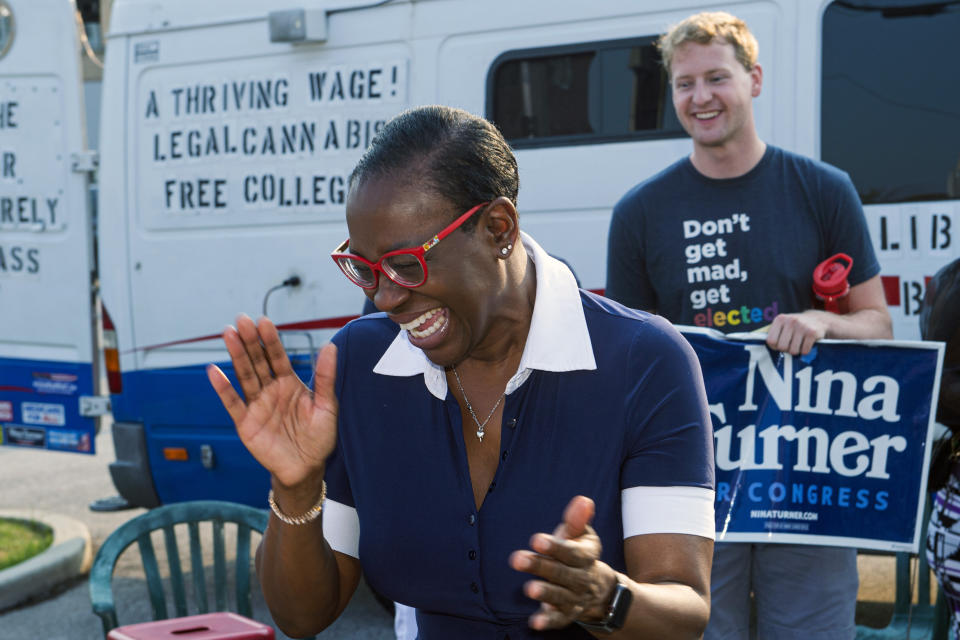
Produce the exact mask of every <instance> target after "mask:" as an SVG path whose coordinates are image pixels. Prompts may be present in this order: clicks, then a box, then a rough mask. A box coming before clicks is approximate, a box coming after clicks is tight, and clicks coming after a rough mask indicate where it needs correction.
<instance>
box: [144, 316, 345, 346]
mask: <svg viewBox="0 0 960 640" xmlns="http://www.w3.org/2000/svg"><path fill="white" fill-rule="evenodd" d="M358 317H359V316H340V317H338V318H320V319H318V320H303V321H301V322H287V323H286V324H278V325H277V330H278V331H304V330H310V329H339V328H340V327H342V326H343V325H345V324H347V323H348V322H350V321H351V320H353V319H354V318H358ZM222 335H223V334H222V333H211V334H210V335H206V336H198V337H196V338H184V339H183V340H172V341H170V342H161V343H159V344H151V345H149V346H146V347H140V348H139V349H133V350H132V351H150V350H152V349H163V348H164V347H173V346H176V345H179V344H190V343H193V342H203V341H204V340H216V339H217V338H220V337H221V336H222ZM125 353H130V351H126V352H125Z"/></svg>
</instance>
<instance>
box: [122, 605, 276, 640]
mask: <svg viewBox="0 0 960 640" xmlns="http://www.w3.org/2000/svg"><path fill="white" fill-rule="evenodd" d="M273 637H274V635H273V628H272V627H268V626H267V625H265V624H261V623H259V622H257V621H256V620H251V619H250V618H245V617H243V616H241V615H237V614H236V613H229V612H218V613H203V614H200V615H198V616H186V617H183V618H170V619H169V620H156V621H154V622H141V623H138V624H128V625H125V626H123V627H117V628H116V629H114V630H113V631H111V632H110V633H108V634H107V638H108V640H254V639H258V638H268V639H269V640H273Z"/></svg>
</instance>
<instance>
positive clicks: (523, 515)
mask: <svg viewBox="0 0 960 640" xmlns="http://www.w3.org/2000/svg"><path fill="white" fill-rule="evenodd" d="M523 241H524V245H525V247H526V248H527V251H528V252H529V253H530V254H531V255H532V256H533V258H534V261H535V264H536V269H537V297H536V300H535V305H534V318H533V321H532V322H531V329H530V334H529V336H528V341H527V345H526V349H525V352H524V355H523V357H522V359H521V364H520V369H519V370H518V372H517V375H515V376H514V378H513V379H512V380H511V381H510V383H509V384H508V386H507V392H508V393H507V396H506V398H505V399H504V410H503V423H502V424H503V426H502V430H501V436H500V464H499V466H498V468H497V471H496V474H495V476H494V478H493V482H492V483H491V485H490V488H489V491H488V493H487V495H486V497H485V499H484V501H483V504H482V505H481V508H480V509H479V510H477V509H476V508H475V505H474V497H473V489H472V486H471V481H470V473H469V468H468V463H467V457H466V451H465V447H464V442H463V428H462V426H463V425H462V421H461V415H460V407H459V405H458V403H457V401H456V399H455V398H454V397H453V395H452V394H451V393H450V392H449V390H448V389H447V388H446V379H445V377H444V376H443V369H442V368H440V367H437V366H436V365H434V364H433V363H431V362H430V361H429V360H428V359H427V358H426V357H425V356H424V355H423V353H422V352H421V351H419V350H417V349H415V348H414V347H413V346H412V345H410V343H409V342H407V341H406V336H405V333H404V332H401V331H400V329H399V327H398V325H396V324H395V323H393V322H392V321H390V320H389V319H387V318H386V317H385V316H384V315H383V314H375V315H371V316H365V317H362V318H359V319H357V320H355V321H353V322H351V323H350V324H349V325H347V326H346V327H344V329H343V330H341V331H340V332H339V333H338V334H337V335H336V336H335V337H334V342H335V343H336V344H337V347H338V362H337V380H336V392H337V396H338V398H339V401H340V415H339V438H338V444H337V451H336V452H335V453H334V455H333V456H332V457H331V459H330V460H329V461H328V465H327V475H326V482H327V502H326V506H325V509H324V535H325V537H326V538H327V540H328V541H329V543H330V545H331V546H332V547H333V548H334V549H336V550H337V551H341V552H343V553H347V554H349V555H353V556H355V557H359V559H360V561H361V564H362V566H363V570H364V574H365V576H366V578H367V580H368V582H369V583H370V585H371V586H372V587H373V588H374V589H375V590H377V591H378V592H379V593H380V594H382V595H383V596H385V597H387V598H390V599H392V600H395V601H397V602H401V603H404V604H407V605H410V606H413V607H416V609H417V622H418V626H419V633H420V635H419V637H420V638H422V639H424V640H430V639H433V638H444V639H446V638H460V637H470V638H506V637H510V638H513V639H515V640H516V639H518V638H526V637H530V638H534V637H537V638H540V637H543V638H549V637H558V638H559V637H569V638H581V637H583V638H589V637H591V636H590V635H589V634H587V633H586V632H585V631H583V630H582V629H580V628H579V627H576V626H571V627H569V628H568V629H566V630H562V631H560V632H552V633H550V634H543V633H537V632H533V631H532V630H530V629H529V628H528V627H527V618H528V617H529V616H530V615H531V614H532V613H533V612H534V611H535V610H536V609H537V607H538V603H536V602H535V601H533V600H531V599H529V598H527V597H526V596H525V595H524V594H523V591H522V587H523V584H524V583H525V582H526V581H528V580H530V579H531V576H530V575H529V574H525V573H520V572H517V571H514V570H513V569H511V568H510V567H509V565H508V563H507V560H508V557H509V555H510V554H511V553H512V552H513V551H515V550H517V549H527V548H529V540H530V537H531V536H532V535H533V534H534V533H537V532H552V531H553V530H554V528H555V527H556V526H557V524H559V523H560V520H561V517H562V514H563V511H564V508H565V507H566V505H567V503H568V502H569V501H570V499H571V498H572V497H574V496H576V495H586V496H589V497H591V498H592V499H593V500H594V501H595V503H596V517H595V518H594V521H593V523H592V524H593V526H594V528H595V529H596V530H597V532H598V534H599V536H600V539H601V541H602V542H603V560H604V561H605V562H607V563H608V564H610V565H611V566H612V567H614V568H615V569H616V570H618V571H625V568H626V567H625V563H624V556H623V544H622V542H621V540H623V539H624V538H625V537H629V536H632V535H639V534H644V533H687V534H694V535H701V536H704V537H708V538H713V537H714V519H713V482H714V471H713V436H712V429H711V422H710V418H709V414H708V410H707V401H706V395H705V393H704V389H703V381H702V378H701V374H700V367H699V363H698V361H697V358H696V355H695V354H694V352H693V350H692V349H691V348H690V346H689V345H688V344H687V343H686V341H685V340H684V339H683V338H682V337H681V336H680V334H679V333H678V332H677V331H676V330H675V329H674V328H673V327H672V326H671V325H670V324H669V323H668V322H667V321H665V320H663V319H662V318H660V317H658V316H652V315H649V314H646V313H644V312H641V311H635V310H631V309H627V308H626V307H623V306H621V305H619V304H617V303H615V302H613V301H611V300H608V299H606V298H602V297H600V296H596V295H594V294H591V293H589V292H585V291H580V290H578V289H577V288H576V283H575V282H574V281H573V276H572V274H570V272H569V270H568V269H567V268H566V267H564V266H563V265H562V264H561V263H559V262H557V261H556V260H554V259H552V258H550V257H549V256H547V255H546V254H545V253H544V252H543V250H542V249H540V247H539V246H538V245H536V243H535V242H533V240H532V239H531V238H530V237H529V236H526V235H524V237H523ZM568 274H569V275H568ZM560 316H562V317H560ZM528 351H530V353H528Z"/></svg>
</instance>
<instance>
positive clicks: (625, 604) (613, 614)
mask: <svg viewBox="0 0 960 640" xmlns="http://www.w3.org/2000/svg"><path fill="white" fill-rule="evenodd" d="M632 602H633V592H632V591H630V589H629V588H627V587H626V586H625V585H623V584H621V583H619V582H618V583H617V588H616V589H615V590H614V592H613V600H612V601H611V602H610V613H609V614H607V619H606V621H605V624H604V626H605V627H607V628H608V629H610V630H611V631H616V630H617V629H622V628H623V625H624V623H625V622H626V621H627V614H628V613H629V612H630V605H631V603H632Z"/></svg>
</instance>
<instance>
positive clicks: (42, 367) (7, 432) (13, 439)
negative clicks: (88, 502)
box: [0, 358, 96, 454]
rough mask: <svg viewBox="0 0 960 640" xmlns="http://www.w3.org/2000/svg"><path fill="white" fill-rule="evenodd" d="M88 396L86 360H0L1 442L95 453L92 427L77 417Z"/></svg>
mask: <svg viewBox="0 0 960 640" xmlns="http://www.w3.org/2000/svg"><path fill="white" fill-rule="evenodd" d="M92 393H93V366H92V365H91V364H90V363H89V362H57V361H52V360H28V359H21V358H0V443H2V444H4V445H9V446H22V447H36V448H39V449H50V450H54V451H71V452H76V453H90V454H92V453H94V451H95V439H96V423H95V422H94V419H93V418H84V417H82V416H81V415H80V396H88V395H92Z"/></svg>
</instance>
